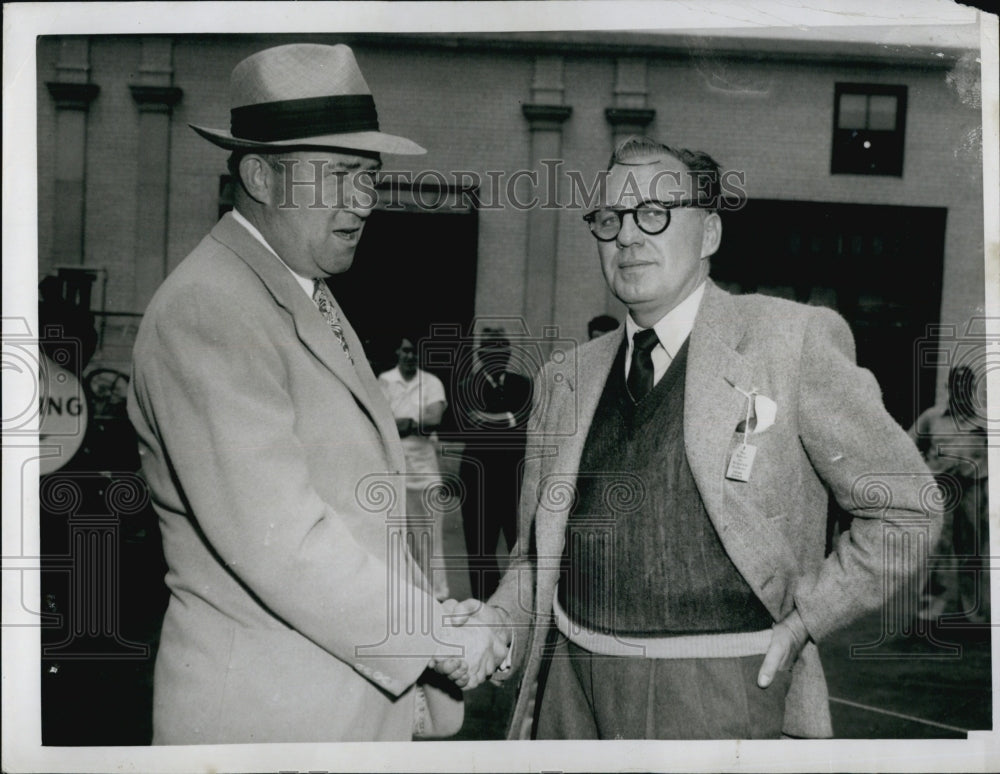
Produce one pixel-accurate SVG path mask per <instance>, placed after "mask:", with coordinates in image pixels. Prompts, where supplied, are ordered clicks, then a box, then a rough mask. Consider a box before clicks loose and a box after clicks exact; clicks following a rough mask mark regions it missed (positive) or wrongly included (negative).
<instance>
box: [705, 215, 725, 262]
mask: <svg viewBox="0 0 1000 774" xmlns="http://www.w3.org/2000/svg"><path fill="white" fill-rule="evenodd" d="M721 244H722V218H720V217H719V213H717V212H709V213H708V214H707V215H705V223H704V225H703V227H702V232H701V257H702V258H710V257H712V256H713V255H715V253H716V251H717V250H718V249H719V245H721Z"/></svg>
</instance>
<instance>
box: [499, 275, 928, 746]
mask: <svg viewBox="0 0 1000 774" xmlns="http://www.w3.org/2000/svg"><path fill="white" fill-rule="evenodd" d="M622 337H623V333H622V331H621V330H619V331H617V332H615V333H611V334H607V335H605V336H602V337H600V338H598V339H596V340H594V341H592V342H589V343H587V344H584V345H582V346H581V347H580V348H579V349H578V351H577V359H576V366H575V370H573V371H571V372H567V371H566V366H565V362H568V361H564V365H562V366H557V365H555V364H553V363H549V364H548V365H547V366H546V367H545V368H543V369H542V373H541V375H540V377H539V379H538V385H539V387H538V389H537V390H536V402H535V415H534V418H533V420H532V422H531V427H532V428H534V434H533V435H532V436H530V437H529V449H528V453H527V462H526V468H525V479H524V487H523V495H522V500H521V514H520V525H519V533H518V534H519V535H521V536H522V538H521V540H520V542H519V543H518V546H517V547H516V551H515V557H514V559H515V560H514V562H513V563H512V566H511V568H510V570H509V571H508V572H507V573H506V575H505V577H504V579H503V582H502V583H501V586H500V588H499V590H498V591H497V593H496V594H495V595H494V596H493V597H492V598H491V600H490V601H491V602H492V603H494V604H497V605H499V606H501V607H503V608H504V609H505V610H507V611H508V612H510V613H511V614H512V615H513V616H514V618H515V622H516V624H517V630H516V634H515V653H514V661H515V664H516V665H518V666H519V668H521V669H523V672H522V673H521V677H520V693H519V697H518V701H517V703H516V705H515V708H514V714H513V720H512V724H511V729H510V736H511V738H528V736H529V735H530V730H531V723H532V716H533V710H534V699H535V692H536V688H537V676H538V671H539V667H540V665H541V660H542V645H543V643H544V641H545V635H546V631H547V629H548V627H549V626H551V611H552V598H553V594H554V591H555V586H556V582H557V580H558V577H557V576H558V567H559V559H560V557H561V555H562V552H563V542H564V536H565V530H566V520H567V517H568V512H569V508H570V506H571V504H572V497H571V496H567V485H572V484H574V482H575V477H576V473H577V469H578V466H579V462H580V456H581V453H582V451H583V446H584V442H585V441H586V437H587V432H588V429H589V427H590V423H591V420H592V418H593V416H594V411H595V409H596V407H597V403H598V399H599V398H600V395H601V393H602V391H603V389H604V385H605V382H606V380H607V376H608V373H609V370H610V367H611V364H612V361H613V360H614V358H615V354H616V353H617V350H618V348H619V346H621V343H622ZM737 387H738V388H740V389H742V390H744V391H745V392H751V391H752V390H756V391H757V392H758V393H760V394H762V395H764V396H766V397H768V398H770V399H771V400H772V401H774V402H775V403H776V405H777V412H776V415H775V418H774V423H773V425H771V426H770V427H768V428H767V429H765V430H763V431H762V432H760V433H756V434H753V435H751V436H750V441H749V442H750V443H752V444H754V445H755V446H756V447H757V453H756V458H755V460H754V464H753V468H752V471H751V475H750V478H749V481H747V482H741V481H733V480H729V479H727V478H726V471H727V467H728V464H729V460H730V458H731V456H732V453H733V451H734V449H735V448H736V447H737V446H738V445H739V444H740V443H742V441H743V433H742V432H737V427H738V426H739V424H740V422H741V421H742V420H744V418H745V416H746V410H747V398H746V397H745V396H744V395H743V394H741V393H740V392H739V390H737V389H736V388H737ZM684 446H685V449H686V452H687V458H688V463H689V465H690V467H691V472H692V474H693V475H694V479H695V482H696V484H697V486H698V490H699V492H700V494H701V497H702V500H703V501H704V503H705V507H706V509H707V511H708V514H709V517H710V518H711V520H712V523H713V524H714V525H715V528H716V529H717V530H718V533H719V536H720V538H721V540H722V544H723V546H724V547H725V549H726V552H727V553H728V554H729V556H730V558H731V559H732V561H733V563H734V564H735V566H736V567H737V569H738V570H739V571H740V573H741V574H742V575H743V577H744V578H745V579H746V581H747V582H748V583H749V584H750V586H751V588H752V589H753V590H754V592H755V593H756V594H757V596H758V597H759V598H760V599H761V601H762V602H763V603H764V605H765V606H766V607H767V609H768V610H769V611H770V613H771V615H772V616H773V618H774V620H775V621H780V620H781V619H783V618H784V617H786V616H787V615H788V614H789V613H790V612H791V611H792V610H793V609H797V610H798V611H799V614H800V615H801V616H802V620H803V621H804V622H805V625H806V627H807V628H808V630H809V634H810V635H811V639H812V640H813V641H814V642H821V641H822V640H823V638H824V637H825V636H826V635H827V634H829V633H830V632H831V631H833V630H834V629H837V628H840V627H843V626H846V625H848V624H850V623H851V622H852V621H854V620H855V619H857V618H858V617H860V616H861V615H863V614H864V613H866V612H868V611H871V610H873V609H875V608H878V607H879V606H880V605H882V604H883V603H884V601H885V599H886V597H887V595H889V594H891V593H893V592H895V591H896V590H897V589H898V588H899V587H900V586H901V584H903V583H906V582H909V583H914V582H918V581H915V580H913V578H912V576H913V574H914V573H916V572H918V571H919V570H920V569H921V568H922V567H923V565H924V563H925V561H926V555H927V551H928V546H930V545H933V543H934V540H935V537H936V535H937V532H938V530H939V529H940V514H939V513H934V512H932V511H931V508H932V506H933V505H934V502H935V498H936V493H937V490H936V487H935V484H934V482H933V479H932V478H931V477H930V475H929V474H928V472H927V469H926V467H925V466H924V464H923V462H922V460H921V459H920V455H919V454H918V452H917V450H916V448H915V447H914V445H913V443H912V441H910V439H909V438H908V437H907V436H906V433H905V432H904V431H903V430H902V429H901V428H900V427H899V426H898V425H897V424H896V423H895V422H894V421H893V420H892V418H891V417H890V416H889V415H888V413H887V412H886V410H885V408H884V407H883V404H882V399H881V393H880V391H879V387H878V384H877V383H876V381H875V379H874V377H873V376H872V375H871V373H869V372H868V371H866V370H863V369H861V368H858V367H857V366H856V365H855V359H854V342H853V338H852V337H851V333H850V330H849V329H848V327H847V325H846V323H845V322H844V320H843V319H842V318H841V317H840V316H839V315H837V314H835V313H834V312H831V311H830V310H827V309H822V308H817V307H810V306H804V305H801V304H794V303H791V302H788V301H783V300H780V299H774V298H768V297H764V296H753V295H751V296H733V295H730V294H728V293H726V292H725V291H723V290H721V289H719V288H718V287H716V286H715V285H714V284H713V283H711V282H709V284H708V287H707V288H706V292H705V296H704V298H703V300H702V303H701V307H700V308H699V311H698V315H697V318H696V320H695V324H694V328H693V330H692V332H691V338H690V344H689V350H688V362H687V374H686V377H685V404H684ZM828 492H829V495H832V496H833V497H834V498H835V499H836V501H837V502H838V503H839V504H840V506H841V507H843V508H845V509H846V510H847V511H849V512H850V513H851V515H853V516H854V521H853V525H852V527H851V529H850V532H849V533H848V534H845V535H843V536H842V537H841V539H840V540H839V542H838V543H837V545H836V546H835V549H834V552H833V553H832V554H831V555H830V556H829V557H828V558H824V548H825V538H826V523H827V504H828ZM814 642H810V643H809V644H808V645H807V646H806V647H805V649H804V650H803V651H802V653H801V655H800V657H799V659H798V661H797V662H796V664H795V666H794V668H793V674H792V683H791V688H790V689H789V694H788V697H787V701H786V712H785V725H784V731H785V733H787V734H789V735H792V736H797V737H823V736H830V735H831V734H832V729H831V724H830V715H829V707H828V700H827V692H826V682H825V679H824V676H823V670H822V667H821V665H820V661H819V654H818V650H817V647H816V645H815V644H814ZM514 674H515V677H516V676H517V674H518V673H516V672H515V673H514Z"/></svg>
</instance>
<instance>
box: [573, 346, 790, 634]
mask: <svg viewBox="0 0 1000 774" xmlns="http://www.w3.org/2000/svg"><path fill="white" fill-rule="evenodd" d="M687 351H688V345H687V342H685V343H684V345H683V346H682V347H681V349H680V350H679V351H678V353H677V356H676V357H675V358H674V360H673V362H672V363H671V364H670V367H669V368H668V369H667V372H666V373H665V374H664V375H663V377H662V378H661V379H660V381H659V382H658V383H657V384H656V386H655V387H654V388H653V390H652V391H651V392H650V393H649V394H648V395H646V397H644V398H643V399H642V400H641V401H640V402H639V404H638V405H636V404H634V403H633V402H632V399H631V398H630V397H629V395H628V392H627V390H626V388H625V368H624V363H625V346H624V345H623V346H622V347H621V349H620V350H619V352H618V356H617V358H616V359H615V363H614V365H613V366H612V368H611V374H610V375H609V377H608V381H607V384H606V385H605V388H604V392H603V393H602V395H601V398H600V401H599V403H598V405H597V410H596V413H595V415H594V419H593V422H592V423H591V426H590V431H589V433H588V435H587V440H586V442H585V444H584V448H583V455H582V458H581V460H580V473H579V475H578V478H577V491H576V498H575V503H574V505H573V508H572V510H571V512H570V517H569V520H568V523H567V534H566V548H565V551H564V554H563V562H562V571H561V574H560V582H559V602H560V604H561V605H562V607H563V609H564V610H565V611H566V613H567V614H568V616H569V617H570V619H571V620H572V621H574V622H576V623H579V624H582V625H584V626H586V627H587V628H589V629H592V630H594V631H599V632H605V633H616V634H622V635H640V636H641V635H645V636H669V635H679V634H695V633H722V632H745V631H757V630H760V629H767V628H769V627H770V626H771V624H772V619H771V616H770V614H769V613H768V612H767V609H766V608H765V607H764V605H763V603H761V602H760V600H759V599H758V598H757V597H756V595H755V594H754V593H753V590H752V589H751V588H750V586H749V585H748V584H747V582H746V581H745V580H744V579H743V577H742V576H741V575H740V573H739V572H738V571H737V569H736V567H735V566H734V565H733V563H732V560H730V558H729V556H728V555H727V554H726V552H725V549H724V548H723V546H722V542H721V541H720V540H719V536H718V533H717V532H716V530H715V527H714V525H713V524H712V522H711V520H710V519H709V517H708V512H707V511H706V510H705V505H704V503H703V502H702V499H701V495H700V494H699V492H698V488H697V486H696V484H695V480H694V477H693V476H692V474H691V469H690V467H689V466H688V461H687V456H686V454H685V452H684V375H685V372H686V371H687Z"/></svg>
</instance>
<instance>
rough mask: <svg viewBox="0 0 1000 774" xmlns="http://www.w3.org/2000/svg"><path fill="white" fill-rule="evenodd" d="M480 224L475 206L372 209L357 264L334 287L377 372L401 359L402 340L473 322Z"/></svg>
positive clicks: (332, 283) (334, 279)
mask: <svg viewBox="0 0 1000 774" xmlns="http://www.w3.org/2000/svg"><path fill="white" fill-rule="evenodd" d="M477 226H478V224H477V214H476V211H475V210H465V211H455V210H454V209H452V210H449V211H446V212H441V211H433V210H430V211H416V212H414V211H390V210H377V211H375V212H373V213H372V214H371V217H370V218H369V219H368V223H367V225H366V226H365V233H364V236H363V237H362V239H361V243H360V244H359V245H358V251H357V253H356V255H355V259H354V265H353V266H352V267H351V269H350V270H349V271H347V272H345V273H344V274H341V275H338V276H335V277H332V278H331V279H330V287H331V289H332V290H333V293H334V295H335V297H336V299H337V301H338V303H339V304H340V305H341V306H342V307H343V309H344V312H345V314H346V315H347V317H348V319H349V320H350V321H351V325H353V326H354V329H355V330H356V331H357V333H358V336H360V337H361V340H362V341H364V342H365V350H366V354H367V355H368V359H369V360H370V361H372V365H373V370H374V371H375V373H376V374H378V373H379V372H381V371H383V370H385V369H387V368H391V367H392V366H394V365H395V364H396V360H395V354H394V351H393V350H394V341H393V339H394V338H395V337H397V336H399V335H401V334H405V335H407V336H408V337H411V338H412V337H416V338H418V339H424V338H425V337H427V336H428V335H429V333H430V332H431V330H432V326H434V327H436V326H439V325H450V326H458V328H457V329H458V330H466V329H467V328H468V327H469V325H470V324H471V322H472V318H473V314H474V311H475V297H476V256H477V246H478V227H477ZM414 343H417V342H414ZM422 367H427V366H426V364H422ZM427 370H429V371H434V370H435V369H434V368H433V367H427ZM441 376H444V375H441ZM446 383H447V382H446Z"/></svg>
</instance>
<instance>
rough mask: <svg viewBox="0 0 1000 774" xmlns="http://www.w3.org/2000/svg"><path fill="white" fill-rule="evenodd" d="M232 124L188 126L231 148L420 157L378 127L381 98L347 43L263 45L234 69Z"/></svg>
mask: <svg viewBox="0 0 1000 774" xmlns="http://www.w3.org/2000/svg"><path fill="white" fill-rule="evenodd" d="M230 92H231V95H232V104H233V105H234V107H233V108H232V110H231V111H230V126H229V130H228V131H226V130H224V129H210V128H208V127H204V126H195V125H194V124H190V126H191V128H192V129H194V130H195V131H196V132H198V134H200V135H201V136H202V137H204V138H205V139H206V140H209V141H210V142H213V143H215V144H216V145H220V146H222V147H223V148H227V149H229V150H268V149H270V150H276V149H280V148H292V147H302V146H308V147H318V148H337V149H350V150H360V151H368V152H379V153H399V154H405V155H417V154H421V153H426V151H425V150H424V149H423V148H421V147H420V146H419V145H417V144H416V143H415V142H412V141H411V140H407V139H406V138H405V137H396V136H395V135H392V134H385V133H384V132H380V131H379V128H378V115H377V113H376V112H375V100H374V99H372V93H371V89H369V88H368V84H367V83H365V79H364V76H363V75H362V74H361V69H360V68H359V67H358V63H357V61H356V60H355V59H354V52H353V51H351V49H350V48H348V47H347V46H344V45H336V46H322V45H317V44H314V43H293V44H291V45H287V46H277V47H276V48H268V49H265V50H264V51H258V52H257V53H256V54H253V55H251V56H249V57H247V58H246V59H244V60H243V61H242V62H240V63H239V64H238V65H236V67H235V68H233V75H232V78H231V81H230Z"/></svg>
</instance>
